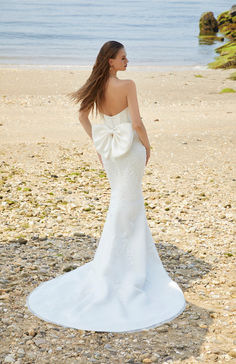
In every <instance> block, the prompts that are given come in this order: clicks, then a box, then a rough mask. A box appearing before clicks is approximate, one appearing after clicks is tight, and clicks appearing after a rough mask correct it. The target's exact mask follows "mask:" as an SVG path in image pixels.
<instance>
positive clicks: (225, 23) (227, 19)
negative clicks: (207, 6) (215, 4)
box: [217, 7, 236, 41]
mask: <svg viewBox="0 0 236 364" xmlns="http://www.w3.org/2000/svg"><path fill="white" fill-rule="evenodd" d="M232 9H233V7H232ZM232 9H231V10H228V11H224V12H223V13H221V14H220V15H218V17H217V23H218V27H219V31H220V32H221V34H223V35H225V36H226V37H227V38H229V39H230V40H233V41H236V15H234V14H235V12H234V11H232Z"/></svg>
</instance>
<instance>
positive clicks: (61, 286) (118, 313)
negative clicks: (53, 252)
mask: <svg viewBox="0 0 236 364" xmlns="http://www.w3.org/2000/svg"><path fill="white" fill-rule="evenodd" d="M127 64H128V59H127V54H126V51H125V48H124V46H123V44H121V43H119V42H116V41H108V42H106V43H104V44H103V46H102V47H101V49H100V51H99V53H98V55H97V59H96V62H95V64H94V66H93V69H92V72H91V75H90V76H89V78H88V80H87V81H86V83H85V84H84V85H83V86H82V87H81V88H80V89H78V90H77V91H74V92H72V93H70V94H68V95H69V96H70V97H71V98H72V100H74V101H75V102H76V103H80V108H79V120H80V122H81V124H82V126H83V128H84V129H85V131H86V133H87V134H88V136H89V137H90V138H91V139H92V141H93V144H94V147H95V149H96V152H97V155H98V158H99V160H100V162H101V164H102V166H103V168H104V169H105V172H106V175H107V178H108V180H109V183H110V187H111V196H110V203H109V208H108V211H107V216H106V221H105V224H104V227H103V231H102V234H101V237H100V240H99V243H98V246H97V250H96V252H95V255H94V258H93V260H91V261H90V262H88V263H86V264H84V265H82V266H80V267H78V268H76V269H74V270H72V271H70V272H67V273H64V274H62V275H60V276H57V277H56V278H53V279H51V280H49V281H46V282H42V283H41V284H40V285H39V286H38V287H36V288H35V289H34V290H33V291H32V292H31V293H30V295H29V296H28V297H27V306H28V308H29V310H30V311H31V312H32V313H34V314H35V315H36V316H38V317H39V318H41V319H43V320H45V321H48V322H52V323H55V324H58V325H61V326H64V327H71V328H76V329H81V330H93V331H108V332H135V331H140V330H144V329H150V328H154V327H156V326H160V325H162V324H163V323H166V322H169V321H171V320H173V319H174V318H176V317H177V316H178V315H180V314H181V313H182V312H183V310H184V309H185V307H186V301H185V298H184V294H183V292H182V290H181V288H180V287H179V286H178V284H177V283H176V282H174V281H173V280H172V279H171V277H170V276H169V274H168V273H167V271H166V270H165V268H164V266H163V264H162V262H161V260H160V257H159V254H158V252H157V249H156V247H155V242H154V240H153V238H152V235H151V231H150V228H149V226H148V223H147V218H146V212H145V207H144V199H143V194H142V185H141V183H142V177H143V174H144V169H145V166H146V165H147V163H148V160H149V158H150V143H149V140H148V136H147V132H146V129H145V126H144V124H143V122H142V120H141V117H140V113H139V107H138V101H137V92H136V85H135V82H134V81H133V80H129V79H126V80H120V79H119V78H118V77H117V72H118V71H124V70H126V68H127ZM94 109H95V111H96V116H97V115H98V113H99V115H100V123H98V124H91V122H90V120H89V113H90V111H92V112H94Z"/></svg>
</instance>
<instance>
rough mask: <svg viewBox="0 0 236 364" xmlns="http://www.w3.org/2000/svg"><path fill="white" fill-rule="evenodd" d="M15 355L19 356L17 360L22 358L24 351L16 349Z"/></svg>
mask: <svg viewBox="0 0 236 364" xmlns="http://www.w3.org/2000/svg"><path fill="white" fill-rule="evenodd" d="M17 354H18V356H19V358H23V357H24V356H25V351H24V349H21V348H20V349H18V350H17Z"/></svg>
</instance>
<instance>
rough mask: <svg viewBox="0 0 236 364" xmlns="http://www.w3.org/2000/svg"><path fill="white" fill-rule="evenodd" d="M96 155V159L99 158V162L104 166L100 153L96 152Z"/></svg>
mask: <svg viewBox="0 0 236 364" xmlns="http://www.w3.org/2000/svg"><path fill="white" fill-rule="evenodd" d="M97 155H98V159H99V160H100V162H101V164H102V166H103V168H104V165H103V162H102V157H101V154H99V153H98V152H97Z"/></svg>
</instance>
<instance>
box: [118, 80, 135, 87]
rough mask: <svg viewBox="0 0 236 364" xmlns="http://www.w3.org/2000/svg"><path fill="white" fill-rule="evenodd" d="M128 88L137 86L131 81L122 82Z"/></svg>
mask: <svg viewBox="0 0 236 364" xmlns="http://www.w3.org/2000/svg"><path fill="white" fill-rule="evenodd" d="M121 81H122V82H123V84H124V85H126V86H135V82H134V81H133V80H131V79H126V80H121Z"/></svg>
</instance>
